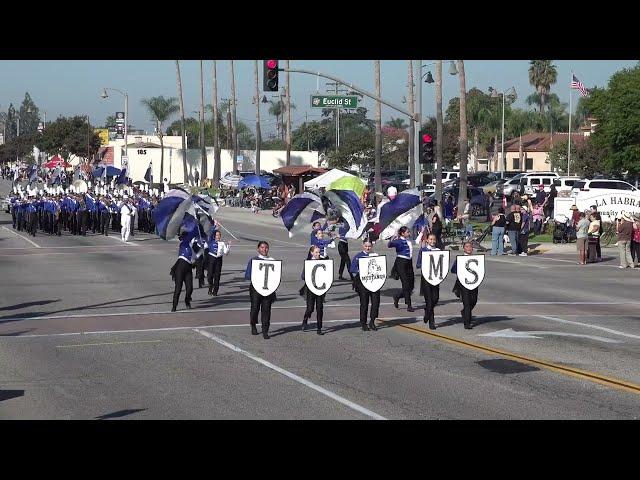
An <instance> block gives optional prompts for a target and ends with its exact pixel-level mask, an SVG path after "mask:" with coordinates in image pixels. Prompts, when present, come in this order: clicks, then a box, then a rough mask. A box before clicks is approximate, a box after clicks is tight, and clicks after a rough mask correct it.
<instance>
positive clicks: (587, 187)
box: [571, 178, 638, 197]
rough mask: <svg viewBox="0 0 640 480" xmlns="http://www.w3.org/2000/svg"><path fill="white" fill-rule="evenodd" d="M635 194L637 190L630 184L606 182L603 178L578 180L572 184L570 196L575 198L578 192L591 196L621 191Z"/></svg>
mask: <svg viewBox="0 0 640 480" xmlns="http://www.w3.org/2000/svg"><path fill="white" fill-rule="evenodd" d="M625 190H626V191H630V192H637V191H638V189H637V188H636V187H634V186H633V185H631V184H630V183H627V182H623V181H622V180H607V179H604V178H601V179H595V180H579V181H577V182H575V183H574V184H573V188H572V190H571V196H572V197H577V196H578V194H579V193H580V192H592V194H598V195H599V194H610V195H615V194H617V193H621V191H625Z"/></svg>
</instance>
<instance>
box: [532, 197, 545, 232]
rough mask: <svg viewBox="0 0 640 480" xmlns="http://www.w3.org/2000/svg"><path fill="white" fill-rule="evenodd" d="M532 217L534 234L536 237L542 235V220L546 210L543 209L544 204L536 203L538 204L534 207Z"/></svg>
mask: <svg viewBox="0 0 640 480" xmlns="http://www.w3.org/2000/svg"><path fill="white" fill-rule="evenodd" d="M531 216H532V219H533V233H534V234H535V235H540V232H541V230H542V218H543V216H544V210H543V209H542V204H541V203H538V202H537V201H536V204H535V205H534V207H533V211H532V212H531Z"/></svg>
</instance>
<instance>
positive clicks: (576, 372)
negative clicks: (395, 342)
mask: <svg viewBox="0 0 640 480" xmlns="http://www.w3.org/2000/svg"><path fill="white" fill-rule="evenodd" d="M400 318H403V317H399V318H379V319H378V320H380V321H383V322H384V321H389V320H400ZM397 326H398V327H400V328H404V329H405V330H411V331H413V332H416V333H420V334H422V335H426V336H429V337H433V338H436V339H438V340H442V341H444V342H447V343H451V344H453V345H457V346H462V347H467V348H471V349H474V350H478V351H480V352H483V353H492V354H496V355H500V356H502V357H505V358H509V359H513V360H516V361H518V362H521V363H526V364H528V365H533V366H537V367H542V368H545V369H547V370H551V371H553V372H556V373H561V374H563V375H569V376H572V377H576V378H579V379H581V380H588V381H590V382H594V383H598V384H600V385H604V386H606V387H612V388H618V389H620V390H624V391H626V392H630V393H635V394H636V395H640V385H637V384H635V383H631V382H626V381H624V380H619V379H617V378H611V377H607V376H605V375H600V374H599V373H594V372H589V371H587V370H580V369H578V368H572V367H566V366H563V365H558V364H555V363H551V362H547V361H544V360H537V359H535V358H531V357H525V356H523V355H518V354H515V353H511V352H505V351H504V350H499V349H497V348H493V347H488V346H485V345H482V344H477V343H473V342H469V341H466V340H461V339H459V338H455V337H450V336H448V335H443V334H441V333H435V332H433V331H429V330H423V329H421V328H417V327H413V326H411V325H397Z"/></svg>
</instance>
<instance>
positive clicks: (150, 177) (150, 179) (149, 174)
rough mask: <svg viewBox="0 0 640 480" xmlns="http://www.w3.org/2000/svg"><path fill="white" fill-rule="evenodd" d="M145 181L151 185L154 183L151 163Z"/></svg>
mask: <svg viewBox="0 0 640 480" xmlns="http://www.w3.org/2000/svg"><path fill="white" fill-rule="evenodd" d="M144 179H145V180H146V181H147V182H149V183H153V173H152V172H151V162H149V166H148V167H147V171H146V172H145V174H144Z"/></svg>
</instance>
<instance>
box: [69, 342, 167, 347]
mask: <svg viewBox="0 0 640 480" xmlns="http://www.w3.org/2000/svg"><path fill="white" fill-rule="evenodd" d="M160 342H162V340H140V341H138V342H110V343H80V344H74V345H56V348H74V347H93V346H96V345H124V344H131V343H160Z"/></svg>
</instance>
